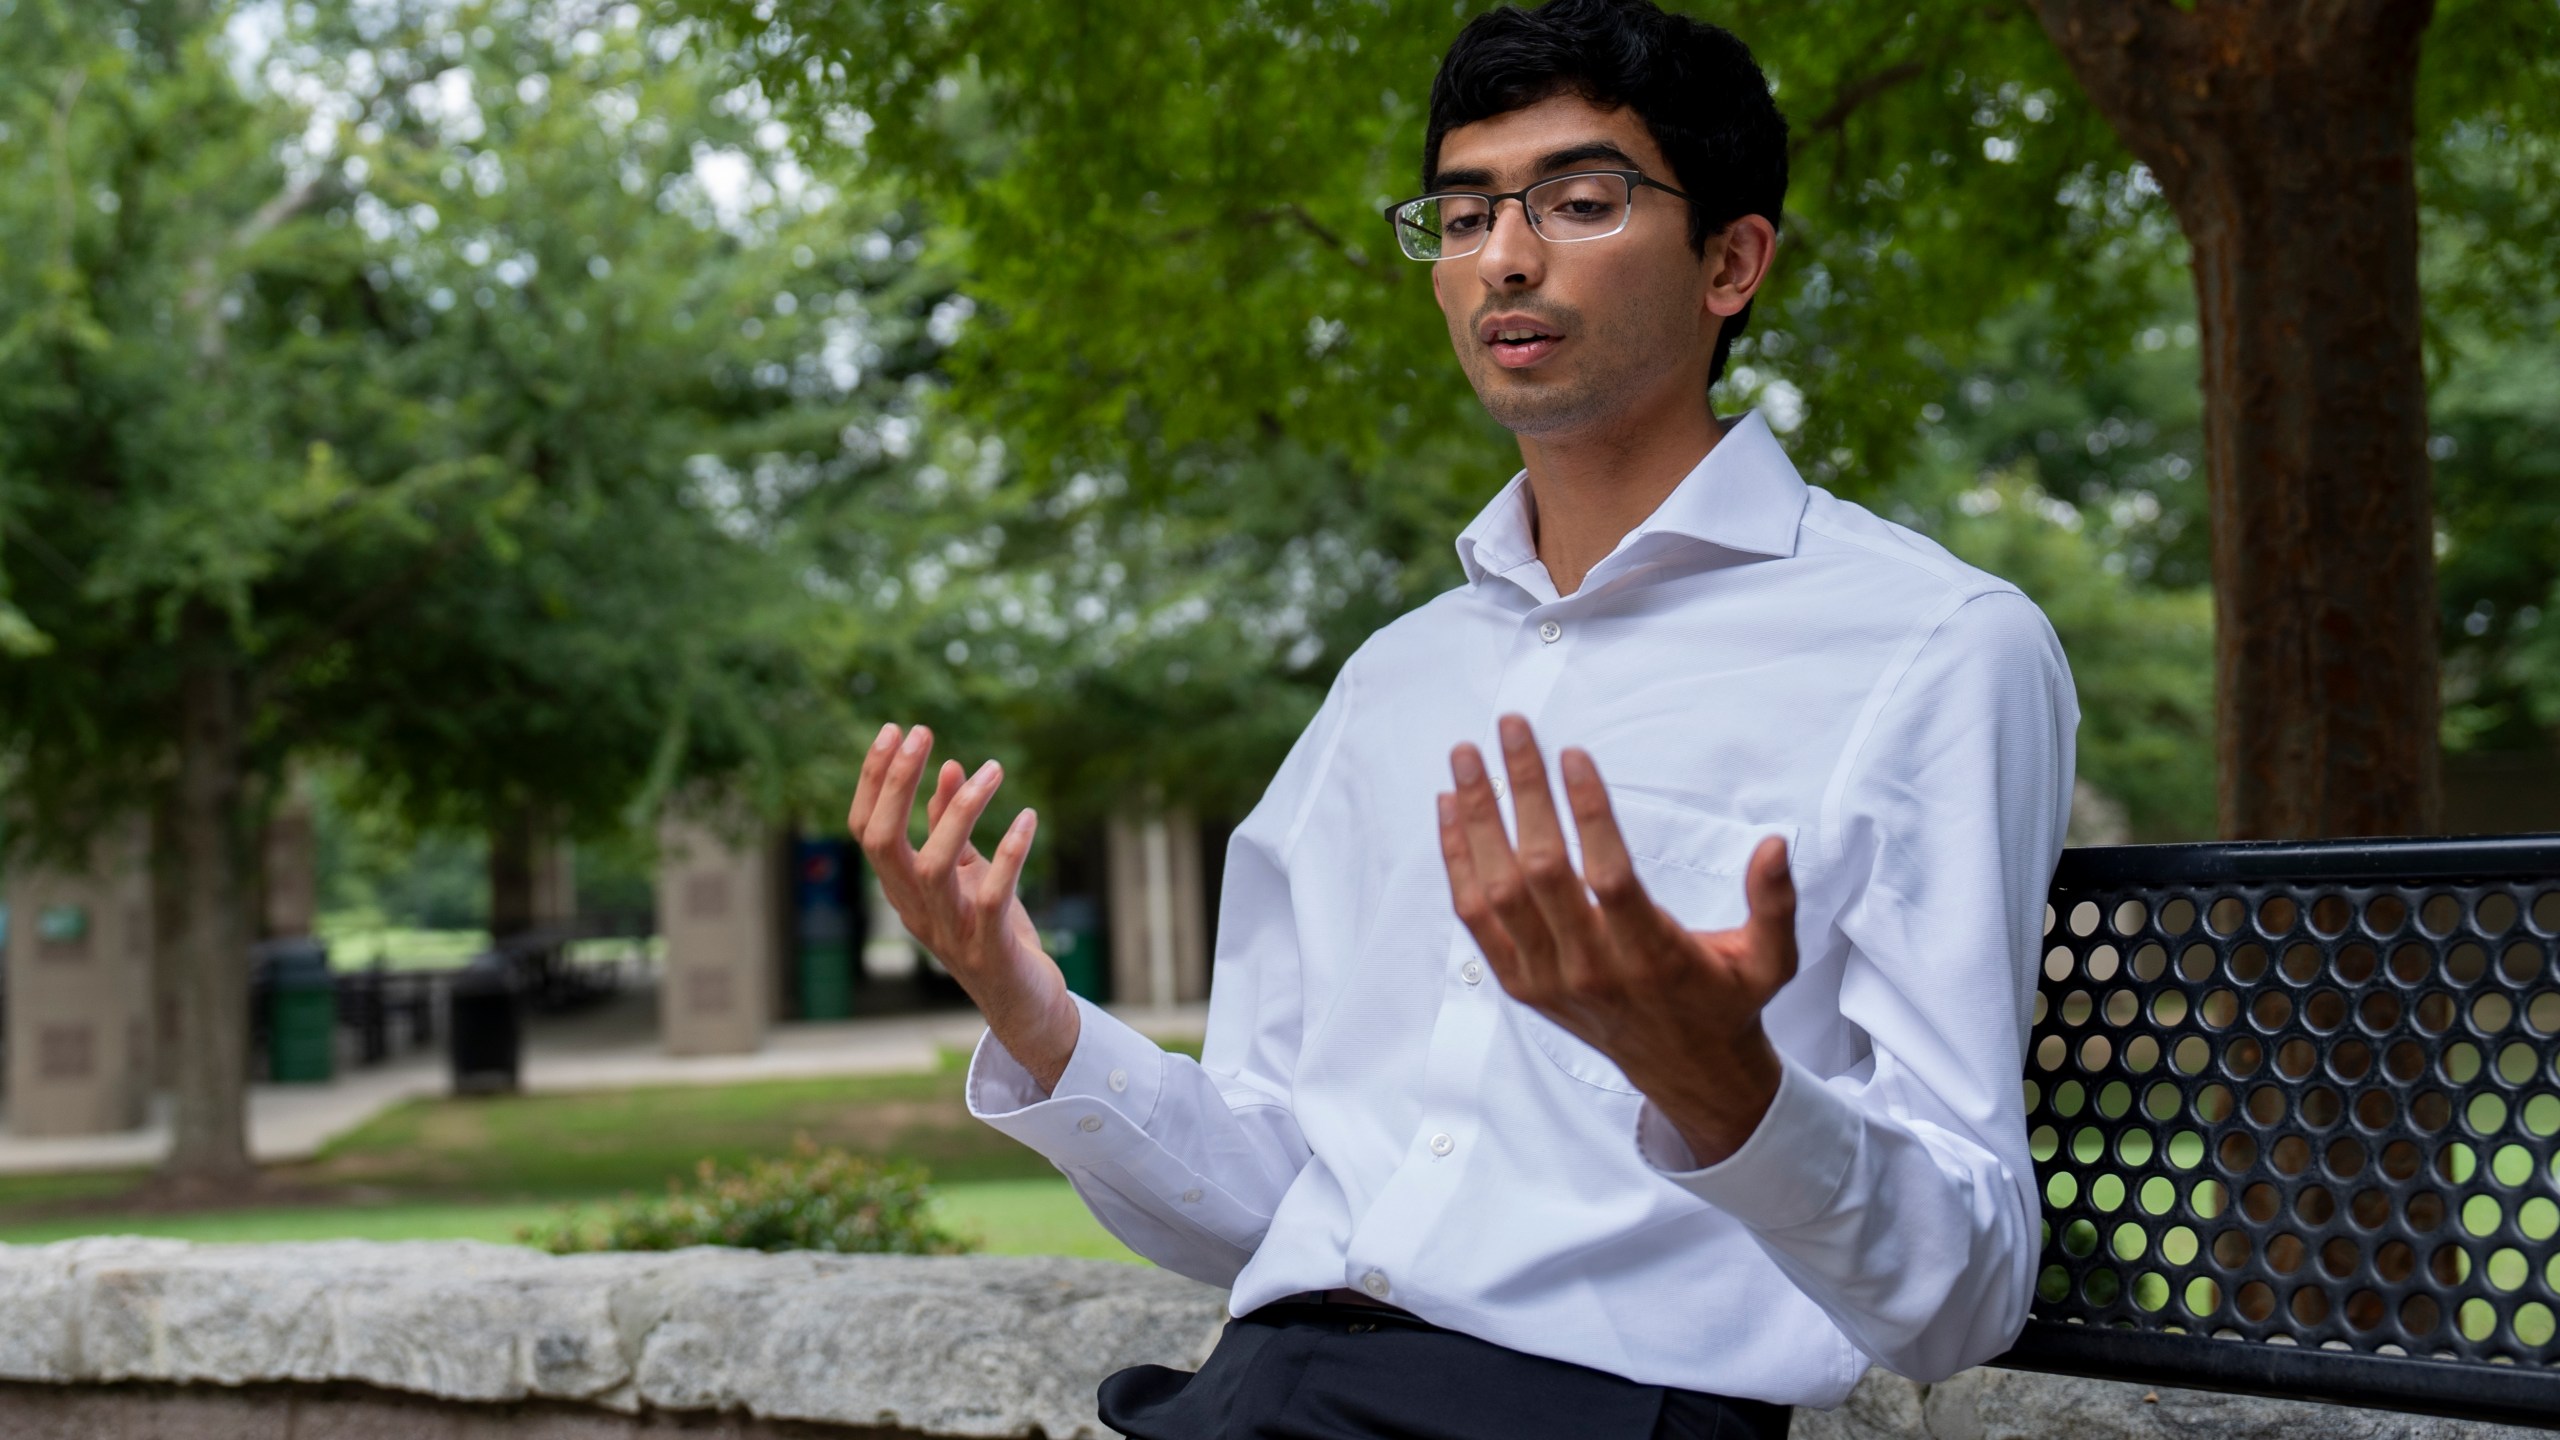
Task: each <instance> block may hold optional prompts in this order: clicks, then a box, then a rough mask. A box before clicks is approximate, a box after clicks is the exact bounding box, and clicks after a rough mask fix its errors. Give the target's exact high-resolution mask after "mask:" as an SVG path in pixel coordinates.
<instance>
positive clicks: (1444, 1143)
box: [1431, 1130, 1458, 1155]
mask: <svg viewBox="0 0 2560 1440" xmlns="http://www.w3.org/2000/svg"><path fill="white" fill-rule="evenodd" d="M1457 1148H1458V1142H1457V1141H1455V1140H1452V1139H1450V1138H1449V1132H1447V1131H1445V1130H1443V1131H1441V1132H1440V1133H1439V1134H1437V1135H1434V1136H1432V1137H1431V1153H1432V1154H1434V1155H1446V1154H1448V1153H1449V1152H1450V1151H1452V1150H1455V1149H1457Z"/></svg>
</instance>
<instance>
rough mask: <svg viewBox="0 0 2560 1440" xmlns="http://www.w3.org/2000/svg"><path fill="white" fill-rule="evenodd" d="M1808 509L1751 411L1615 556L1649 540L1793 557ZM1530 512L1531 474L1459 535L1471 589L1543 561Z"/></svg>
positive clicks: (1518, 478) (1789, 467) (1799, 482)
mask: <svg viewBox="0 0 2560 1440" xmlns="http://www.w3.org/2000/svg"><path fill="white" fill-rule="evenodd" d="M1804 504H1805V483H1804V479H1803V477H1802V476H1799V475H1798V474H1797V473H1796V467H1795V463H1794V462H1793V461H1791V460H1789V459H1788V458H1787V452H1786V451H1785V450H1783V449H1781V448H1779V445H1778V437H1776V436H1775V435H1772V434H1770V433H1769V422H1768V421H1767V420H1765V419H1763V418H1761V415H1760V412H1759V411H1757V410H1749V411H1745V412H1743V414H1742V415H1741V416H1740V417H1738V418H1737V419H1735V420H1734V421H1733V422H1732V423H1731V424H1729V425H1727V426H1726V427H1725V432H1724V438H1722V439H1720V440H1718V441H1717V442H1716V446H1715V448H1714V449H1712V450H1709V451H1708V452H1707V453H1706V457H1705V458H1704V459H1702V460H1700V461H1699V462H1698V463H1697V466H1696V468H1694V469H1692V470H1691V471H1690V472H1689V473H1688V474H1687V475H1685V476H1683V477H1682V478H1681V481H1680V483H1679V484H1678V485H1676V486H1674V487H1672V491H1671V493H1670V494H1669V495H1666V496H1664V497H1663V500H1662V503H1661V504H1660V505H1658V506H1655V507H1654V511H1653V513H1652V514H1651V515H1648V516H1646V517H1645V520H1644V523H1643V524H1641V525H1638V526H1637V527H1636V528H1635V529H1633V530H1631V531H1629V532H1627V535H1626V538H1625V539H1623V540H1620V541H1619V542H1618V548H1617V550H1615V551H1613V552H1611V553H1612V554H1613V555H1614V554H1622V553H1624V552H1625V551H1626V550H1628V549H1629V548H1630V547H1632V546H1633V545H1635V544H1636V543H1637V542H1638V541H1639V540H1642V539H1643V538H1645V537H1646V536H1649V535H1671V536H1679V537H1683V538H1686V539H1690V540H1696V541H1701V542H1704V543H1706V544H1709V545H1718V546H1722V547H1723V548H1725V549H1727V550H1737V551H1741V552H1743V553H1745V554H1751V555H1768V556H1788V555H1793V554H1794V553H1796V524H1797V522H1798V521H1799V520H1801V519H1803V518H1804ZM1529 510H1530V497H1529V472H1528V471H1526V470H1523V471H1521V472H1520V473H1519V474H1517V475H1514V476H1512V477H1511V483H1510V484H1508V485H1505V486H1503V487H1502V493H1501V494H1499V495H1496V496H1494V497H1493V501H1492V503H1491V504H1488V505H1486V506H1485V507H1484V509H1483V510H1481V511H1479V512H1478V513H1477V515H1476V518H1475V519H1474V520H1473V521H1471V522H1469V524H1468V525H1467V528H1466V529H1465V530H1463V531H1461V532H1459V535H1458V563H1459V564H1460V565H1462V566H1464V567H1466V572H1467V579H1468V581H1469V582H1470V583H1473V582H1476V581H1480V580H1482V579H1484V577H1485V576H1487V575H1502V574H1507V573H1509V572H1510V571H1512V570H1515V569H1517V568H1519V567H1520V566H1522V565H1525V564H1527V563H1529V562H1531V561H1533V560H1535V559H1537V557H1538V546H1537V542H1536V541H1535V539H1534V538H1532V536H1531V534H1530V527H1529Z"/></svg>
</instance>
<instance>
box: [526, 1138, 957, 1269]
mask: <svg viewBox="0 0 2560 1440" xmlns="http://www.w3.org/2000/svg"><path fill="white" fill-rule="evenodd" d="M932 1202H933V1189H932V1187H931V1185H930V1184H929V1183H928V1180H927V1177H926V1174H925V1172H924V1170H923V1169H922V1167H919V1166H915V1165H908V1164H901V1163H895V1162H892V1163H885V1164H884V1163H878V1162H874V1161H871V1160H867V1159H864V1158H862V1157H860V1156H856V1155H849V1154H847V1153H845V1152H844V1151H841V1150H821V1149H819V1148H818V1147H817V1146H816V1145H815V1144H813V1143H811V1142H810V1141H809V1140H808V1139H807V1138H806V1137H802V1138H801V1139H800V1141H799V1142H798V1143H797V1144H796V1145H794V1146H793V1149H792V1154H791V1156H790V1158H789V1159H757V1160H750V1161H749V1162H747V1165H746V1167H745V1168H744V1169H743V1170H723V1169H722V1168H720V1167H719V1166H717V1165H715V1164H713V1163H712V1162H711V1161H709V1160H704V1161H703V1162H701V1164H700V1165H699V1166H698V1167H697V1168H696V1170H695V1174H694V1183H693V1185H692V1186H691V1187H689V1188H688V1187H685V1186H682V1185H679V1184H676V1183H675V1182H672V1181H670V1182H669V1183H668V1187H667V1195H666V1198H665V1199H662V1200H638V1199H632V1200H626V1201H624V1202H623V1203H622V1204H621V1205H619V1206H615V1207H612V1208H610V1209H608V1210H606V1211H605V1213H604V1214H603V1215H601V1216H599V1217H597V1218H596V1219H595V1220H593V1221H590V1220H588V1219H587V1218H586V1217H585V1216H583V1215H582V1214H580V1213H579V1212H578V1211H576V1210H574V1209H573V1210H570V1211H567V1212H565V1213H563V1214H562V1215H561V1216H560V1218H559V1219H557V1220H556V1221H554V1222H552V1223H551V1224H550V1225H548V1226H547V1227H537V1226H528V1227H526V1228H525V1229H524V1230H523V1231H520V1232H519V1233H518V1237H517V1238H518V1239H519V1240H521V1241H523V1242H524V1243H526V1244H529V1245H537V1246H540V1247H541V1248H543V1249H545V1250H548V1251H550V1252H552V1253H553V1254H555V1255H566V1254H571V1253H574V1252H577V1251H585V1250H680V1249H683V1248H684V1247H686V1246H688V1245H730V1246H736V1247H738V1248H740V1249H746V1250H826V1251H833V1252H838V1253H843V1254H869V1255H879V1254H888V1255H957V1254H961V1253H963V1252H965V1251H967V1250H970V1249H973V1248H975V1247H974V1246H972V1245H971V1244H970V1243H969V1242H968V1241H966V1240H963V1239H961V1238H960V1237H958V1236H955V1235H953V1234H951V1233H950V1232H948V1231H946V1230H944V1229H943V1228H942V1227H941V1226H940V1225H938V1224H937V1223H935V1221H934V1218H933V1215H932V1210H931V1206H932Z"/></svg>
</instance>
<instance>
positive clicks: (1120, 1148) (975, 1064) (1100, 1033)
mask: <svg viewBox="0 0 2560 1440" xmlns="http://www.w3.org/2000/svg"><path fill="white" fill-rule="evenodd" d="M1074 998H1075V1003H1076V1011H1077V1018H1078V1021H1079V1029H1078V1032H1077V1035H1076V1048H1075V1053H1074V1054H1073V1055H1071V1056H1069V1057H1068V1058H1067V1068H1066V1070H1065V1071H1064V1072H1063V1073H1061V1074H1060V1075H1059V1076H1058V1085H1057V1088H1056V1089H1055V1090H1053V1091H1052V1092H1050V1093H1049V1094H1048V1095H1045V1096H1044V1095H1042V1094H1041V1093H1040V1085H1039V1082H1037V1081H1035V1080H1033V1079H1032V1078H1031V1072H1030V1071H1028V1070H1026V1069H1024V1068H1023V1065H1022V1062H1021V1061H1019V1060H1017V1059H1015V1058H1014V1056H1013V1052H1012V1051H1010V1050H1007V1049H1005V1048H1004V1046H1003V1045H1002V1044H1000V1043H999V1042H998V1041H997V1040H996V1036H995V1032H994V1031H992V1030H990V1031H988V1032H986V1033H985V1034H984V1035H981V1036H980V1037H978V1048H977V1051H976V1053H974V1054H972V1055H971V1056H970V1057H969V1080H968V1087H967V1094H968V1101H969V1113H970V1114H971V1115H974V1116H976V1117H977V1118H979V1119H980V1120H983V1121H985V1122H987V1123H988V1124H989V1125H992V1126H994V1127H995V1128H996V1129H998V1130H1000V1131H1002V1132H1003V1133H1005V1134H1007V1135H1010V1136H1012V1137H1013V1138H1014V1139H1016V1140H1019V1141H1021V1142H1022V1143H1023V1144H1025V1145H1028V1146H1030V1147H1031V1148H1032V1149H1034V1150H1037V1151H1039V1152H1040V1153H1041V1154H1042V1155H1043V1156H1046V1157H1047V1158H1048V1160H1049V1162H1050V1163H1051V1164H1053V1165H1056V1166H1058V1167H1059V1168H1060V1169H1062V1170H1063V1169H1070V1168H1078V1167H1083V1166H1091V1165H1099V1164H1102V1163H1103V1162H1105V1161H1108V1160H1110V1159H1112V1158H1113V1157H1114V1156H1117V1155H1120V1154H1122V1153H1123V1152H1125V1151H1127V1150H1129V1149H1130V1148H1131V1147H1133V1146H1135V1145H1137V1144H1139V1143H1141V1142H1143V1141H1144V1140H1145V1139H1146V1138H1147V1133H1146V1126H1147V1122H1148V1121H1149V1120H1150V1119H1152V1118H1154V1116H1155V1110H1156V1097H1157V1096H1158V1095H1159V1094H1160V1093H1162V1091H1163V1088H1164V1050H1163V1048H1162V1047H1160V1046H1158V1045H1157V1044H1156V1042H1154V1041H1153V1040H1150V1039H1148V1038H1147V1037H1146V1036H1144V1035H1141V1034H1139V1033H1138V1032H1137V1031H1135V1030H1132V1029H1130V1028H1129V1026H1128V1025H1127V1024H1126V1023H1124V1022H1122V1021H1121V1020H1120V1019H1119V1018H1118V1017H1117V1016H1114V1015H1113V1014H1111V1012H1109V1011H1107V1010H1105V1009H1103V1008H1102V1007H1101V1006H1099V1005H1096V1004H1094V1003H1093V1002H1092V1001H1090V1000H1087V999H1085V998H1084V997H1083V996H1081V995H1079V996H1076V997H1074Z"/></svg>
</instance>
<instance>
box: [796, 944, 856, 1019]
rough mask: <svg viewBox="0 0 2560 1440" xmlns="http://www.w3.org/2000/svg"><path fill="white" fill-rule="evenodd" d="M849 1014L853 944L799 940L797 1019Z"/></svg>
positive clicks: (851, 1008)
mask: <svg viewBox="0 0 2560 1440" xmlns="http://www.w3.org/2000/svg"><path fill="white" fill-rule="evenodd" d="M852 1013H853V947H852V946H851V945H849V944H847V943H845V942H844V941H842V940H803V941H801V942H800V1018H801V1019H803V1020H842V1019H844V1018H845V1017H847V1016H849V1015H851V1014H852Z"/></svg>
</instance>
